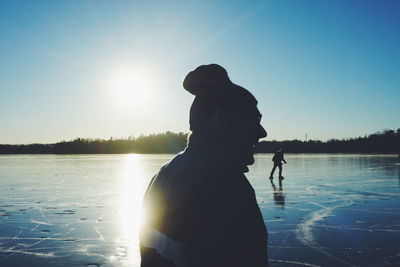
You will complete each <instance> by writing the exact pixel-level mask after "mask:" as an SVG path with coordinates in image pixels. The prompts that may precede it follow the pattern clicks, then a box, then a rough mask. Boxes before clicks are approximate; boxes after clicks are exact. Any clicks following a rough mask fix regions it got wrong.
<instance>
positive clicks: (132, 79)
mask: <svg viewBox="0 0 400 267" xmlns="http://www.w3.org/2000/svg"><path fill="white" fill-rule="evenodd" d="M151 81H152V79H150V75H148V73H146V72H145V71H143V70H135V69H124V70H119V71H116V72H115V73H114V74H113V75H112V79H111V90H112V91H113V93H114V97H115V99H116V102H117V104H118V105H119V104H126V105H136V106H137V105H143V104H145V103H146V102H147V101H148V98H149V94H150V91H151V90H152V87H153V86H152V82H151Z"/></svg>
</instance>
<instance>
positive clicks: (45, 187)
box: [0, 154, 400, 267]
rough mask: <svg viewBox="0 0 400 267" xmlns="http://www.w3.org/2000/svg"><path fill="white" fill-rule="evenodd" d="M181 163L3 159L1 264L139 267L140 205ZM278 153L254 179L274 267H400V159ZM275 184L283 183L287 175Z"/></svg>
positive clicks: (121, 158)
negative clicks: (275, 164)
mask: <svg viewBox="0 0 400 267" xmlns="http://www.w3.org/2000/svg"><path fill="white" fill-rule="evenodd" d="M171 157H172V155H133V154H130V155H3V156H0V266H10V267H12V266H92V267H93V266H139V263H140V258H139V252H138V240H137V225H138V220H139V214H140V213H139V206H140V201H141V197H142V194H143V192H144V189H145V188H146V186H147V183H148V181H149V179H150V178H151V177H152V176H153V174H154V173H155V172H156V171H157V170H158V168H159V167H160V166H161V165H162V164H164V163H165V162H166V161H168V160H169V159H170V158H171ZM271 158H272V155H268V154H265V155H257V156H256V162H255V164H254V165H253V166H251V168H250V172H249V173H247V177H248V179H249V180H250V182H251V183H252V184H253V186H254V188H255V190H256V194H257V199H258V202H259V205H260V208H261V211H262V213H263V216H264V220H265V223H266V225H267V229H268V231H269V256H270V264H271V266H399V265H400V245H399V244H400V159H399V158H398V157H396V156H366V155H315V154H314V155H302V154H299V155H286V160H287V161H288V164H287V165H284V171H283V172H284V173H283V174H284V176H285V177H286V179H285V180H283V183H282V185H281V186H280V185H279V183H278V181H277V179H276V178H275V179H274V182H273V183H271V182H270V180H269V179H268V176H269V172H270V170H271V168H272V161H271ZM275 176H277V171H276V174H275Z"/></svg>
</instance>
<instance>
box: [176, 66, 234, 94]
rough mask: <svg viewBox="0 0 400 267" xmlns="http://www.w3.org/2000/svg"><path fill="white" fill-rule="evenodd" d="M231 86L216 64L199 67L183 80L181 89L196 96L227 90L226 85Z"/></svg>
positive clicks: (224, 71) (224, 73)
mask: <svg viewBox="0 0 400 267" xmlns="http://www.w3.org/2000/svg"><path fill="white" fill-rule="evenodd" d="M231 84H232V82H231V80H230V79H229V77H228V73H227V72H226V70H225V69H224V68H223V67H221V66H220V65H218V64H210V65H201V66H199V67H197V68H196V69H195V70H193V71H191V72H189V73H188V75H186V77H185V79H184V80H183V88H185V90H186V91H188V92H189V93H191V94H193V95H196V96H197V95H199V94H209V93H212V92H213V91H214V92H215V91H216V90H218V91H220V90H224V89H227V85H231Z"/></svg>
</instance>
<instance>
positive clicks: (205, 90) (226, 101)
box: [183, 64, 257, 131]
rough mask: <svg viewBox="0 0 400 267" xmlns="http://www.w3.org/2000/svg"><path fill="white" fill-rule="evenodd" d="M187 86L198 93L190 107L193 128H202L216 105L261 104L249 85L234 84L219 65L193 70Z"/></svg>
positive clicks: (185, 80)
mask: <svg viewBox="0 0 400 267" xmlns="http://www.w3.org/2000/svg"><path fill="white" fill-rule="evenodd" d="M183 87H184V88H185V89H186V90H187V91H188V92H189V93H191V94H193V95H195V98H194V100H193V103H192V106H191V108H190V119H189V123H190V130H191V131H196V130H201V128H202V126H203V125H205V124H206V123H207V122H208V121H209V120H210V118H211V116H212V113H213V111H214V109H215V108H228V109H240V108H243V107H248V106H255V105H257V100H256V99H255V97H254V96H253V95H252V94H251V93H250V92H249V91H248V90H246V89H245V88H243V87H241V86H239V85H236V84H234V83H233V82H232V81H231V80H230V79H229V77H228V73H227V72H226V70H225V69H224V68H223V67H221V66H219V65H217V64H210V65H201V66H199V67H197V68H196V69H195V70H193V71H191V72H189V73H188V74H187V75H186V77H185V79H184V81H183Z"/></svg>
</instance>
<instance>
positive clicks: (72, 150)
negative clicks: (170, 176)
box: [0, 132, 188, 154]
mask: <svg viewBox="0 0 400 267" xmlns="http://www.w3.org/2000/svg"><path fill="white" fill-rule="evenodd" d="M187 136H188V134H187V133H172V132H165V133H160V134H151V135H148V136H143V135H141V136H139V137H137V138H127V139H113V138H110V139H109V140H104V139H82V138H77V139H75V140H73V141H62V142H59V143H55V144H30V145H0V154H120V153H121V154H123V153H142V154H153V153H154V154H156V153H159V154H168V153H177V152H179V151H182V150H183V149H184V148H185V146H186V143H187Z"/></svg>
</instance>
